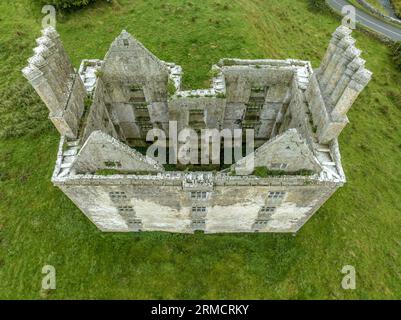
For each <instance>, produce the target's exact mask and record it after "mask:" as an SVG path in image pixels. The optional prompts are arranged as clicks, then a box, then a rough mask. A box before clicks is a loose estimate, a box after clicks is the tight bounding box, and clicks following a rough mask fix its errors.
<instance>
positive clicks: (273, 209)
mask: <svg viewBox="0 0 401 320" xmlns="http://www.w3.org/2000/svg"><path fill="white" fill-rule="evenodd" d="M274 211H276V207H262V209H260V212H261V213H273V212H274Z"/></svg>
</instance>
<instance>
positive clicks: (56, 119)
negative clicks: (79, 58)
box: [22, 27, 86, 139]
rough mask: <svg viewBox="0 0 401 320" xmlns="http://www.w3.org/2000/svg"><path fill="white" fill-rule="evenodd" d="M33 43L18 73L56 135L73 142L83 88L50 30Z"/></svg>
mask: <svg viewBox="0 0 401 320" xmlns="http://www.w3.org/2000/svg"><path fill="white" fill-rule="evenodd" d="M36 43H37V45H38V46H37V47H36V48H34V49H33V51H34V55H33V56H32V57H31V58H29V59H28V66H27V67H25V68H24V69H23V70H22V73H23V75H24V76H25V78H26V79H27V80H28V81H29V83H30V84H31V85H32V87H33V88H34V89H35V90H36V92H37V93H38V95H39V96H40V97H41V98H42V100H43V102H44V103H45V104H46V106H47V108H48V109H49V111H50V115H49V117H50V119H51V120H52V122H53V124H54V125H55V127H56V128H57V130H58V131H59V132H60V134H61V135H65V136H67V137H68V138H71V139H74V138H76V137H77V134H78V128H79V122H80V119H81V117H82V114H83V111H84V100H85V97H86V90H85V87H84V85H83V83H82V80H81V78H80V77H79V76H78V75H77V73H76V72H75V70H74V67H73V66H72V64H71V61H70V59H69V57H68V55H67V54H66V52H65V50H64V46H63V44H62V42H61V40H60V36H59V34H58V33H57V31H56V30H55V29H54V28H52V27H48V28H46V29H44V30H42V36H41V37H40V38H38V39H37V40H36Z"/></svg>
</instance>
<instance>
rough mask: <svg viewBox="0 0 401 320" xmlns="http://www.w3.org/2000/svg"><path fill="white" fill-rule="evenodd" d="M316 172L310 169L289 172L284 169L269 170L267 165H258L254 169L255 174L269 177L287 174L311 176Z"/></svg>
mask: <svg viewBox="0 0 401 320" xmlns="http://www.w3.org/2000/svg"><path fill="white" fill-rule="evenodd" d="M313 173H314V172H313V171H310V170H299V171H295V172H287V171H282V170H269V169H267V168H266V167H256V168H255V170H254V171H253V175H254V176H257V177H261V178H267V177H269V176H286V175H294V176H310V175H312V174H313Z"/></svg>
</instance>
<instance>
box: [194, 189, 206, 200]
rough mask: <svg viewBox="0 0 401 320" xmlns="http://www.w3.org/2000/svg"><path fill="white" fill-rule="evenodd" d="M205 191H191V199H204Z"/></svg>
mask: <svg viewBox="0 0 401 320" xmlns="http://www.w3.org/2000/svg"><path fill="white" fill-rule="evenodd" d="M206 198H207V192H206V191H191V199H198V200H199V199H206Z"/></svg>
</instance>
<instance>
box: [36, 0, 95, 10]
mask: <svg viewBox="0 0 401 320" xmlns="http://www.w3.org/2000/svg"><path fill="white" fill-rule="evenodd" d="M34 1H36V2H39V3H40V4H41V5H46V4H50V5H53V6H55V7H56V8H57V9H61V10H65V9H76V8H81V7H85V6H87V5H88V4H89V3H91V2H95V1H96V0H34Z"/></svg>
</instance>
